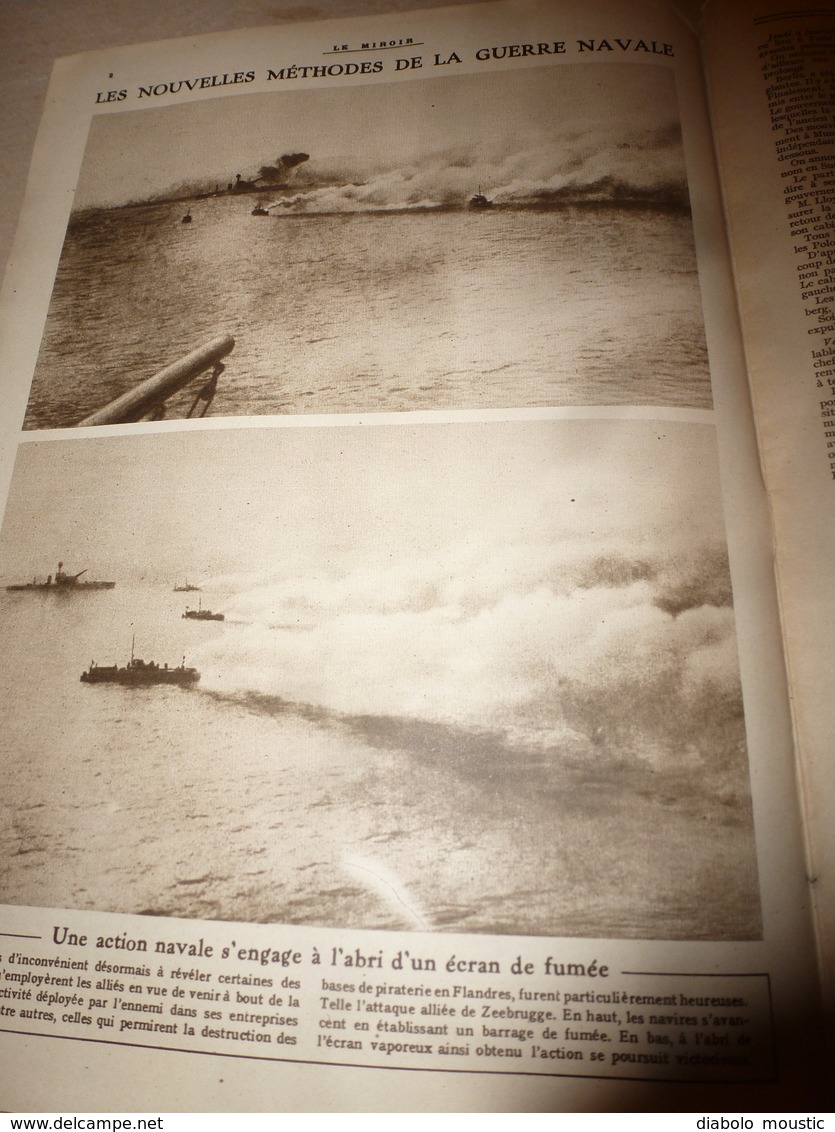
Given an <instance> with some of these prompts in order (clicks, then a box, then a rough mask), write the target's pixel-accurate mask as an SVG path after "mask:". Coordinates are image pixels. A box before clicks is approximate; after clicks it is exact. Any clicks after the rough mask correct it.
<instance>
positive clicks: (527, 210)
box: [24, 63, 712, 429]
mask: <svg viewBox="0 0 835 1132" xmlns="http://www.w3.org/2000/svg"><path fill="white" fill-rule="evenodd" d="M575 405H576V406H584V405H589V406H602V405H643V406H655V405H658V406H673V407H690V408H702V409H709V408H711V407H712V401H711V390H710V377H709V372H708V364H707V351H706V347H705V340H704V328H703V319H702V311H701V302H700V291H699V279H698V273H697V267H696V256H695V250H694V241H693V232H692V225H691V218H690V206H689V197H688V189H687V179H686V171H685V162H684V153H683V149H682V143H681V135H680V129H679V113H678V106H677V102H676V91H675V84H674V78H673V75H672V73H671V72H669V71H668V70H666V69H665V68H663V67H660V66H652V65H630V66H625V65H617V64H603V63H601V64H595V65H583V66H580V65H577V66H571V65H552V66H548V67H533V68H523V69H518V70H513V71H507V72H496V71H493V72H491V73H489V74H488V73H484V74H466V75H457V76H450V77H443V78H434V77H432V78H426V79H423V78H422V77H421V78H416V79H414V80H411V81H402V82H394V83H392V82H382V81H381V82H379V83H378V84H376V85H375V84H374V83H370V84H368V85H364V86H354V87H342V88H340V89H339V90H334V89H295V88H292V89H288V86H287V85H281V84H279V83H278V82H277V83H276V89H275V90H274V91H269V92H264V93H257V94H236V95H234V96H227V97H225V98H216V99H209V100H203V101H196V102H191V103H182V104H179V105H175V106H165V107H157V106H150V105H149V106H148V108H143V109H137V110H131V111H125V112H116V113H107V114H101V115H97V116H96V117H94V119H93V121H92V124H91V128H90V132H89V137H88V141H87V145H86V149H85V154H84V160H83V164H82V167H81V172H80V176H79V180H78V185H77V188H76V192H75V197H74V204H73V211H72V214H71V218H70V222H69V225H68V228H67V233H66V238H65V241H64V246H63V250H62V253H61V257H60V262H59V265H58V270H57V273H56V278H55V284H54V289H53V293H52V297H51V301H50V305H49V311H48V316H47V319H46V324H45V328H44V333H43V339H42V343H41V348H40V353H39V357H38V361H37V365H36V367H35V372H34V377H33V382H32V389H31V395H30V399H29V403H28V408H27V412H26V417H25V422H24V427H25V428H26V429H44V428H50V429H54V428H71V427H74V426H77V425H93V424H119V423H129V422H134V421H138V420H143V419H161V418H163V417H167V418H169V419H179V418H184V417H188V416H204V415H206V414H209V415H211V416H212V417H239V416H245V415H259V416H263V415H276V414H280V415H294V414H312V413H315V414H339V413H369V412H374V413H386V412H403V411H411V410H421V411H425V410H441V411H449V410H456V409H468V410H472V409H504V408H534V407H541V408H546V407H555V406H575Z"/></svg>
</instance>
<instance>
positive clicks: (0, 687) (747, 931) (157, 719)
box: [0, 583, 759, 938]
mask: <svg viewBox="0 0 835 1132" xmlns="http://www.w3.org/2000/svg"><path fill="white" fill-rule="evenodd" d="M194 597H195V595H193V594H175V593H173V592H171V590H170V589H166V588H164V587H160V586H157V587H153V586H150V585H142V586H139V585H135V586H123V585H121V583H120V585H119V586H118V587H117V588H116V589H115V590H112V591H104V592H96V593H87V594H78V595H74V596H70V597H67V596H66V595H65V596H62V595H60V594H36V593H22V594H10V593H6V592H3V593H2V594H0V614H2V622H3V625H4V634H5V641H4V649H3V652H2V658H0V732H1V733H2V735H3V744H2V752H0V768H2V780H3V790H2V792H1V793H0V815H1V816H2V826H1V827H0V901H5V902H10V903H22V904H36V905H48V906H62V907H76V908H90V909H99V910H118V911H124V912H148V913H159V914H163V915H165V914H169V915H177V916H191V917H203V918H213V919H236V920H256V921H268V922H283V923H307V924H316V925H330V926H345V927H356V928H391V929H404V928H405V929H409V928H415V929H429V930H437V931H471V932H513V933H517V932H518V933H523V934H531V935H546V934H547V935H589V936H596V935H604V936H622V937H650V938H751V937H756V936H757V935H758V933H759V909H758V899H757V882H756V865H755V860H754V850H753V835H752V827H751V819H750V808H749V807H748V806H747V805H746V804H745V802H744V800H743V801H742V802H740V800H739V799H737V800H736V801H733V800H732V799H729V798H728V797H727V795H725V796H724V797H723V796H722V795H721V792H719V791H716V790H715V789H714V787H713V785H711V783H710V782H709V781H705V780H704V776H703V775H702V776H701V777H700V776H694V777H693V779H692V780H685V779H683V778H682V774H683V773H685V772H682V771H678V772H675V774H673V772H671V773H670V776H668V775H667V774H666V772H659V771H649V770H646V769H645V770H643V771H642V770H640V769H637V768H635V767H634V766H633V767H631V768H630V767H628V766H627V765H626V764H625V762H624V763H623V764H621V765H618V764H617V763H615V762H609V763H603V765H601V755H600V753H599V752H597V753H595V752H593V751H591V750H589V749H587V748H588V742H587V741H584V742H585V744H586V745H585V746H583V745H582V744H581V743H580V740H579V739H576V740H574V742H573V744H572V743H570V742H569V741H568V740H566V741H565V743H564V744H563V745H560V744H558V743H556V744H554V743H552V744H551V745H549V746H543V745H542V744H541V743H539V744H537V743H535V742H534V741H533V740H531V741H530V742H528V741H527V740H526V739H525V737H524V736H522V735H514V736H513V737H512V738H511V737H509V736H507V735H503V734H500V733H495V732H479V731H473V730H467V729H465V728H462V727H452V726H447V725H444V724H442V723H432V722H429V721H423V722H420V721H417V720H413V719H398V718H393V717H369V716H361V717H360V716H345V715H337V714H334V713H330V712H327V711H325V710H324V709H321V708H319V709H317V708H315V707H314V706H310V705H307V706H305V705H298V704H291V703H286V702H283V701H282V700H280V699H278V698H277V697H268V696H263V695H261V696H258V695H255V694H254V693H249V694H247V693H242V692H240V691H239V692H236V693H234V694H233V693H232V692H231V690H229V689H227V688H225V687H224V684H225V677H224V672H223V670H222V668H221V667H218V665H217V662H216V661H213V659H212V658H213V656H214V657H217V656H218V655H220V650H218V649H217V648H213V646H214V645H216V644H217V642H218V638H220V637H222V636H224V635H227V636H229V635H231V636H234V635H235V634H239V633H241V632H243V631H244V630H245V626H244V625H243V623H242V622H236V621H235V620H234V618H230V619H227V621H226V622H225V623H223V624H218V623H193V622H188V621H184V620H183V619H182V617H181V616H180V614H181V613H182V611H183V609H184V607H185V605H186V604H191V605H194ZM202 597H203V604H204V606H205V605H210V606H211V607H212V608H214V609H223V608H224V605H225V603H226V601H227V599H228V598H229V595H227V594H224V593H221V592H217V593H212V594H211V595H207V594H205V593H204V594H203V595H202ZM133 632H135V633H136V652H137V655H140V656H144V658H145V659H146V660H151V659H154V660H156V661H158V662H159V663H164V662H167V663H169V664H177V663H179V662H180V660H181V658H182V657H183V655H185V657H186V663H190V664H195V665H197V667H199V668H200V669H201V672H202V680H201V682H200V684H199V685H198V686H197V687H196V688H194V689H192V690H180V689H177V688H166V687H156V688H146V689H126V688H120V687H118V686H108V685H99V686H95V685H93V686H91V685H86V684H82V683H81V682H80V681H79V676H80V674H81V672H82V670H83V669H84V668H86V667H87V666H88V665H89V663H90V661H91V660H93V659H95V660H96V661H97V662H99V663H113V662H116V661H118V662H119V663H124V661H125V660H126V659H127V657H128V656H129V653H130V648H131V639H130V638H131V634H132V633H133ZM673 761H674V760H672V759H671V760H670V762H671V764H672V762H673ZM595 766H596V768H597V769H595Z"/></svg>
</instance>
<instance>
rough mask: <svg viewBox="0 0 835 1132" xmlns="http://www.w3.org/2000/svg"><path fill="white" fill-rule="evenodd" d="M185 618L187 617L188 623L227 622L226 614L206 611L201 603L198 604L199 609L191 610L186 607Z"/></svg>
mask: <svg viewBox="0 0 835 1132" xmlns="http://www.w3.org/2000/svg"><path fill="white" fill-rule="evenodd" d="M183 617H185V618H186V620H188V621H223V620H225V617H224V614H222V613H212V611H211V609H204V608H203V606H202V605H201V603H200V602H198V603H197V609H189V608H188V607H186V611H185V613H184V614H183Z"/></svg>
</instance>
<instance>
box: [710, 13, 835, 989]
mask: <svg viewBox="0 0 835 1132" xmlns="http://www.w3.org/2000/svg"><path fill="white" fill-rule="evenodd" d="M706 29H707V32H708V38H707V45H708V56H707V57H708V64H709V67H710V79H711V90H712V91H713V93H714V99H715V113H716V121H717V145H718V150H719V154H720V161H721V167H722V171H723V176H724V189H725V193H726V197H727V207H728V214H729V225H730V234H731V240H732V247H733V253H734V258H735V268H736V276H737V283H738V288H739V297H740V307H741V316H742V321H743V330H744V334H745V348H746V352H747V358H748V366H749V370H750V375H751V385H752V395H753V399H754V403H755V409H756V420H757V427H758V431H759V438H760V445H761V449H762V463H763V474H764V476H765V480H766V485H767V488H768V492H769V497H770V499H771V505H772V508H773V512H774V525H775V530H776V565H777V572H778V580H779V588H780V602H781V607H782V615H783V621H784V635H785V648H786V654H787V664H788V670H789V677H790V682H791V695H792V704H793V711H794V717H795V725H796V730H797V745H798V753H799V759H800V773H801V776H802V780H803V788H804V796H805V806H806V823H807V829H808V837H809V847H810V862H811V863H810V869H809V871H810V884H811V885H812V887H813V891H814V893H815V901H816V908H817V915H818V921H819V927H818V936H819V940H820V945H821V949H822V966H823V968H824V973H825V978H826V981H827V997H828V1001H829V1007H830V1010H833V1009H835V981H833V980H835V895H833V894H835V883H834V878H835V839H833V822H832V797H833V792H835V761H833V758H832V735H833V733H835V697H833V653H832V639H833V627H835V596H833V592H832V571H833V564H835V424H833V423H832V422H833V421H835V400H833V396H834V395H833V390H835V315H834V314H833V310H835V285H833V278H834V277H835V257H833V249H835V244H833V230H835V220H833V217H835V189H834V188H833V186H835V180H833V177H834V176H835V166H834V165H833V160H834V157H833V155H835V148H833V146H834V145H835V132H833V125H832V108H833V94H835V85H833V69H835V15H833V12H832V9H831V7H828V6H826V5H823V4H807V3H804V4H803V5H802V6H798V7H797V11H796V12H794V13H793V12H792V7H791V6H788V7H787V6H786V5H785V4H780V5H777V4H768V3H748V4H738V5H722V4H716V5H714V6H713V7H710V6H709V7H708V13H707V20H706Z"/></svg>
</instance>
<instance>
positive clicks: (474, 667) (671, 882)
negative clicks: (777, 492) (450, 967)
mask: <svg viewBox="0 0 835 1132" xmlns="http://www.w3.org/2000/svg"><path fill="white" fill-rule="evenodd" d="M0 632H2V639H3V649H2V653H0V717H2V732H3V736H4V741H3V744H2V752H0V767H1V768H2V780H3V784H4V786H3V791H2V797H0V811H2V816H3V821H2V834H0V836H2V854H0V903H5V904H7V905H21V906H30V907H39V908H49V907H53V908H72V909H78V910H84V911H90V912H119V913H128V914H141V915H146V916H154V917H175V918H181V919H195V920H213V921H235V922H244V923H251V924H267V923H269V924H285V925H307V926H310V927H319V928H342V929H359V930H363V929H375V930H384V931H386V930H388V931H392V932H399V933H402V932H412V931H414V932H434V933H468V934H472V933H475V934H491V935H509V936H510V935H513V936H560V937H606V938H611V939H623V940H630V939H632V940H638V939H647V940H717V941H734V940H757V939H759V938H760V937H761V935H762V920H761V908H760V897H759V884H758V875H757V862H756V853H755V842H754V828H753V818H752V805H751V792H750V782H749V767H748V754H747V749H746V736H745V721H744V715H743V708H742V696H741V688H740V674H739V662H738V658H737V644H736V634H735V624H734V611H733V602H732V592H731V583H730V572H729V565H728V557H727V544H726V537H725V527H724V520H723V511H722V501H721V495H720V489H719V472H718V462H717V454H716V442H715V432H714V429H713V427H712V425H709V424H705V423H692V422H681V421H672V422H671V421H660V422H659V421H648V420H633V419H623V418H619V419H601V418H599V417H598V418H597V419H588V420H587V419H572V420H553V419H534V420H514V421H502V422H473V423H462V422H454V423H442V422H438V423H429V424H426V423H421V424H411V423H402V422H398V423H391V422H386V423H380V424H373V425H363V426H358V425H345V424H338V425H334V426H321V427H319V426H316V427H305V428H301V427H273V428H270V427H265V428H243V429H234V428H233V429H227V428H223V429H206V428H202V427H195V428H191V429H186V430H184V431H176V432H175V431H171V432H167V433H162V434H154V435H136V434H133V435H110V436H105V437H97V438H94V439H90V438H82V439H73V440H64V439H49V440H45V441H40V440H39V441H31V442H23V443H21V445H20V447H19V450H18V455H17V462H16V467H15V472H14V476H13V481H12V487H11V491H10V495H9V500H8V505H7V509H6V515H5V520H4V523H3V527H2V535H0ZM56 942H62V941H60V940H57V941H56Z"/></svg>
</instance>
